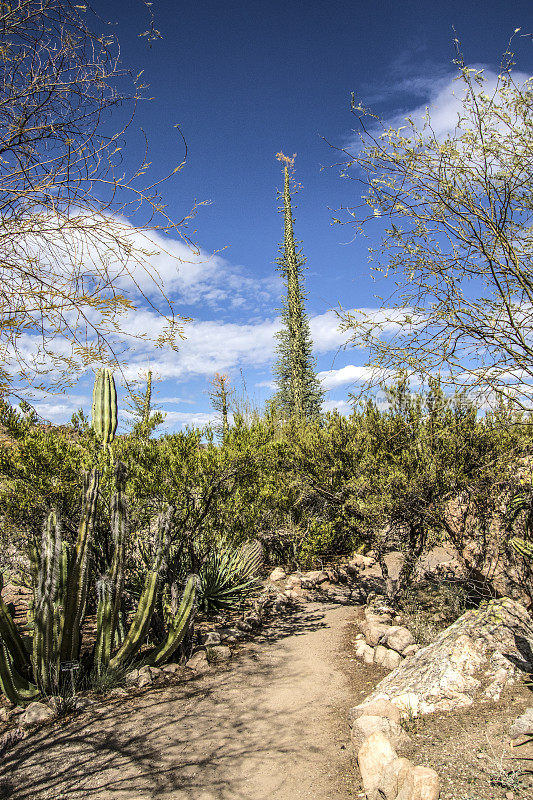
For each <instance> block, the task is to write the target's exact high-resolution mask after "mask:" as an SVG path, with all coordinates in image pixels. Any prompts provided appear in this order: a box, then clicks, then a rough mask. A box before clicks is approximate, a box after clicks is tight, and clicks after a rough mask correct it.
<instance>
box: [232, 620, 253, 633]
mask: <svg viewBox="0 0 533 800" xmlns="http://www.w3.org/2000/svg"><path fill="white" fill-rule="evenodd" d="M235 627H236V628H238V629H239V630H240V631H243V633H251V632H252V631H253V627H252V625H251V623H250V622H247V621H246V620H244V619H238V620H237V622H236V623H235Z"/></svg>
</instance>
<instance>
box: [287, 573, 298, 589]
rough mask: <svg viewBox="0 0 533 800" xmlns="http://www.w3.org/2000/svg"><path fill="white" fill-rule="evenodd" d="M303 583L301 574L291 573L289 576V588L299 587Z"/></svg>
mask: <svg viewBox="0 0 533 800" xmlns="http://www.w3.org/2000/svg"><path fill="white" fill-rule="evenodd" d="M301 585H302V579H301V577H300V576H299V575H289V577H288V578H287V583H286V586H287V589H294V588H299V587H300V586H301Z"/></svg>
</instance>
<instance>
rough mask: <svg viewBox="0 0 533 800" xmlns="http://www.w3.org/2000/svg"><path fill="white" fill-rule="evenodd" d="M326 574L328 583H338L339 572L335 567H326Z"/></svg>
mask: <svg viewBox="0 0 533 800" xmlns="http://www.w3.org/2000/svg"><path fill="white" fill-rule="evenodd" d="M326 575H327V576H328V581H329V582H330V583H338V582H339V573H338V571H337V570H336V569H327V570H326Z"/></svg>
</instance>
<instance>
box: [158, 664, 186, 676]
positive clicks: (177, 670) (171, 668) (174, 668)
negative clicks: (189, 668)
mask: <svg viewBox="0 0 533 800" xmlns="http://www.w3.org/2000/svg"><path fill="white" fill-rule="evenodd" d="M161 669H162V670H163V672H165V673H166V674H167V675H180V674H181V673H182V672H183V667H182V666H181V664H165V665H164V666H163V667H161Z"/></svg>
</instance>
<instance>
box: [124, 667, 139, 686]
mask: <svg viewBox="0 0 533 800" xmlns="http://www.w3.org/2000/svg"><path fill="white" fill-rule="evenodd" d="M124 680H125V681H126V683H127V684H132V683H137V681H138V680H139V670H138V669H132V670H131V672H128V673H126V677H125V678H124Z"/></svg>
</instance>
